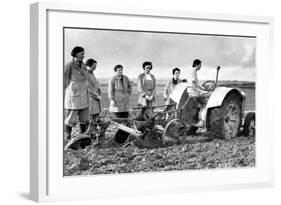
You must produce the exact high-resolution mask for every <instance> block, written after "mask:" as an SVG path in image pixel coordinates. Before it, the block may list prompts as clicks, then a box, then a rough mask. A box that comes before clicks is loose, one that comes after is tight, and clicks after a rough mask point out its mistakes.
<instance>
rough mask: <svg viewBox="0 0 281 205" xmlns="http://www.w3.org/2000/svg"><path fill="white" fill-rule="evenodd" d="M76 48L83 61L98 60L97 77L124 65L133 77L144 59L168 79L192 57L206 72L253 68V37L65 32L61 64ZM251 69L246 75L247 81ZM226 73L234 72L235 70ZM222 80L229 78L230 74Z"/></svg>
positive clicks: (188, 66) (190, 63)
mask: <svg viewBox="0 0 281 205" xmlns="http://www.w3.org/2000/svg"><path fill="white" fill-rule="evenodd" d="M77 45H80V46H83V47H84V48H85V51H86V59H87V58H94V59H96V60H97V61H98V70H97V71H96V72H97V74H99V72H101V73H102V74H107V75H112V74H113V67H114V65H116V64H122V65H124V71H125V72H127V73H128V74H129V75H132V76H133V75H137V74H136V73H139V72H142V67H141V65H142V63H143V62H144V61H146V60H149V61H152V63H153V67H154V68H153V72H155V74H158V73H159V76H162V75H163V76H170V75H171V74H170V73H171V70H172V68H174V67H179V68H181V69H182V70H186V71H187V70H190V68H191V65H192V61H193V60H194V59H195V58H199V59H201V60H202V62H203V66H204V67H207V68H210V69H215V68H216V67H217V66H218V65H220V66H221V67H222V68H224V69H230V68H244V69H248V68H249V67H252V68H254V67H255V58H256V56H255V45H256V40H255V39H254V38H246V37H226V36H209V35H190V34H170V33H169V34H167V33H149V32H132V31H110V30H106V31H105V30H94V29H92V30H90V29H88V30H87V29H67V30H66V31H65V56H64V57H65V62H68V61H70V60H71V56H70V52H71V49H72V48H73V47H74V46H77ZM86 59H85V60H86ZM253 70H254V71H251V72H249V76H248V77H249V78H251V79H252V78H253V77H250V75H251V74H253V73H254V72H255V69H253ZM229 71H231V72H232V73H235V69H230V70H229ZM157 72H158V73H157ZM208 72H209V70H208ZM166 73H167V74H166ZM240 74H241V73H240ZM224 75H225V74H224ZM253 75H254V74H253ZM209 76H210V77H211V76H213V74H212V75H211V74H210V75H206V78H207V77H209ZM235 76H236V75H235ZM203 77H204V76H203ZM225 77H229V78H232V76H231V75H228V76H225ZM238 77H239V76H237V78H238Z"/></svg>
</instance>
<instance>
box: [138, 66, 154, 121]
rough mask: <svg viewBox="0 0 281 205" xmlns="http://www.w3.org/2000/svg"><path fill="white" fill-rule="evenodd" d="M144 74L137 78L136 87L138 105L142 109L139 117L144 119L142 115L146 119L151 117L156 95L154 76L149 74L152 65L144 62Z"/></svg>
mask: <svg viewBox="0 0 281 205" xmlns="http://www.w3.org/2000/svg"><path fill="white" fill-rule="evenodd" d="M142 68H143V70H144V72H143V73H142V74H140V75H139V76H138V79H137V87H138V92H139V99H138V103H139V105H140V106H142V107H143V108H144V109H142V113H141V116H142V117H144V114H146V116H147V117H148V118H150V117H151V116H152V115H153V108H151V107H152V106H153V105H154V104H155V94H156V79H155V77H154V75H152V74H151V73H150V71H151V70H152V63H151V62H149V61H145V62H144V63H143V64H142Z"/></svg>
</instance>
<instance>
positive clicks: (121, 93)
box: [108, 64, 132, 118]
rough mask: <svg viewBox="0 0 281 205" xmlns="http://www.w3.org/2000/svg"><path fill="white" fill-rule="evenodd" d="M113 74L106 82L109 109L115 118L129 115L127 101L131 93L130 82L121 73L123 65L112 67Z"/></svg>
mask: <svg viewBox="0 0 281 205" xmlns="http://www.w3.org/2000/svg"><path fill="white" fill-rule="evenodd" d="M114 72H115V75H114V76H113V77H112V79H111V80H110V81H109V83H108V97H109V100H110V106H109V111H110V112H112V113H114V115H115V117H116V118H128V117H129V101H130V95H131V94H132V84H131V81H130V80H129V78H128V77H127V76H126V75H123V66H122V65H120V64H119V65H116V66H115V67H114Z"/></svg>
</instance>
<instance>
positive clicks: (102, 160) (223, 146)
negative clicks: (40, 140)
mask: <svg viewBox="0 0 281 205" xmlns="http://www.w3.org/2000/svg"><path fill="white" fill-rule="evenodd" d="M113 135H114V131H112V132H110V133H107V134H106V137H105V141H104V142H102V143H97V144H95V143H92V144H91V145H90V146H87V147H86V148H85V149H79V150H71V149H70V150H67V151H64V176H74V175H94V174H115V173H134V172H155V171H170V170H194V169H221V168H237V167H239V168H242V167H254V166H255V156H256V155H255V138H254V137H244V136H239V137H236V138H235V139H231V140H225V139H216V138H212V137H210V136H209V137H204V134H196V135H193V136H186V137H183V138H181V139H180V140H179V141H177V142H176V143H175V142H170V143H167V144H165V145H162V144H161V145H159V146H155V147H154V148H145V147H143V146H139V144H138V143H132V142H133V141H131V142H129V143H124V144H118V143H116V142H115V141H114V140H113Z"/></svg>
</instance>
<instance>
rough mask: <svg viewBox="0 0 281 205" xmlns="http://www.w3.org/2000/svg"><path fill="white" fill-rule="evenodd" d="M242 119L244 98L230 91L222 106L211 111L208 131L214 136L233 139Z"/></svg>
mask: <svg viewBox="0 0 281 205" xmlns="http://www.w3.org/2000/svg"><path fill="white" fill-rule="evenodd" d="M241 119H242V98H241V97H240V96H239V95H238V94H237V93H229V94H228V95H227V96H226V97H225V99H224V101H223V103H222V105H221V106H220V107H216V108H213V109H212V110H211V111H210V117H209V126H208V131H209V134H210V135H211V136H212V137H217V138H225V139H231V138H234V137H236V136H237V135H238V133H239V129H240V126H241Z"/></svg>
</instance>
